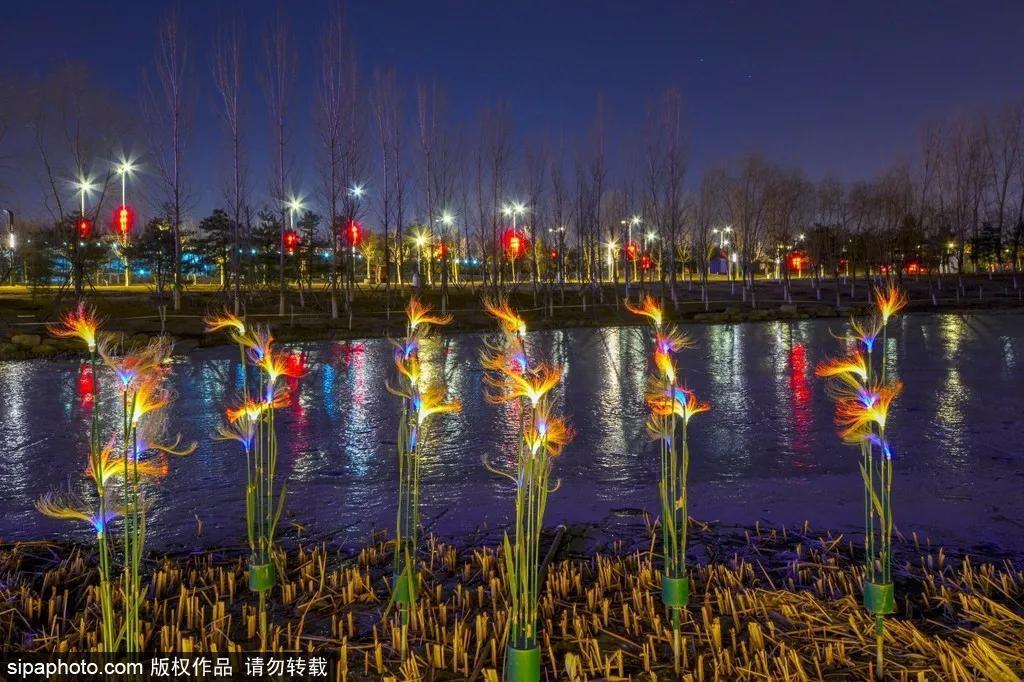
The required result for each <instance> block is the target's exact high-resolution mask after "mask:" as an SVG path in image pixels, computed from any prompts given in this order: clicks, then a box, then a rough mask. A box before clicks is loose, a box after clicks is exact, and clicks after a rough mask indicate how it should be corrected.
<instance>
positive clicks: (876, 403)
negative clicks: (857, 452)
mask: <svg viewBox="0 0 1024 682" xmlns="http://www.w3.org/2000/svg"><path fill="white" fill-rule="evenodd" d="M902 390H903V384H902V383H901V382H899V381H894V382H892V383H890V384H888V385H877V384H876V385H874V386H870V387H863V388H862V389H861V390H860V392H859V393H858V396H857V397H856V398H855V399H849V398H848V399H844V400H840V401H838V402H837V403H836V425H837V426H839V427H840V431H839V436H840V437H841V438H842V439H843V440H844V441H846V442H848V443H859V442H861V441H862V440H864V439H867V438H871V436H872V435H873V434H874V433H875V431H876V430H877V431H878V432H879V433H884V432H885V422H886V419H887V418H888V416H889V408H890V407H891V406H892V403H893V401H894V400H895V399H896V396H898V395H899V394H900V392H901V391H902Z"/></svg>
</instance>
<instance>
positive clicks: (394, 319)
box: [0, 297, 1024, 362]
mask: <svg viewBox="0 0 1024 682" xmlns="http://www.w3.org/2000/svg"><path fill="white" fill-rule="evenodd" d="M424 298H425V299H426V300H427V301H431V299H430V298H429V297H424ZM431 302H432V301H431ZM435 307H437V305H436V304H435ZM869 307H870V306H869V304H867V303H865V302H853V303H849V304H848V305H845V306H843V307H841V308H836V307H835V306H830V305H827V304H823V303H821V302H819V301H816V300H812V301H795V302H794V303H792V304H777V305H775V306H773V307H761V308H755V309H752V308H750V307H749V304H746V305H744V304H742V303H740V302H738V301H737V302H729V304H728V305H722V302H716V303H715V305H714V306H712V308H711V309H710V310H707V311H705V310H704V306H703V304H701V303H700V302H699V301H697V302H695V301H692V300H690V301H681V302H680V304H679V306H678V310H674V311H673V315H672V320H673V322H675V323H677V324H680V325H693V324H743V323H748V322H780V321H781V322H794V321H801V320H810V319H845V318H848V317H850V316H851V315H858V314H862V313H863V311H864V310H866V309H868V308H869ZM102 310H103V308H102V306H101V311H102ZM521 310H522V312H523V313H524V314H525V316H526V319H527V321H528V323H529V325H530V331H550V330H560V329H579V328H597V327H630V326H636V325H637V324H638V323H637V321H636V318H635V316H633V315H631V314H630V313H629V312H628V311H626V310H625V309H624V308H623V307H622V305H621V302H617V303H599V304H596V305H595V304H593V303H591V304H589V305H586V306H585V307H584V305H583V304H566V306H563V307H559V308H558V309H557V313H556V314H553V315H551V316H548V313H549V312H551V311H549V310H548V309H547V308H544V307H536V308H534V307H530V306H526V307H522V308H521ZM566 310H576V311H578V313H580V314H579V315H572V314H571V313H566ZM449 311H450V312H452V313H453V314H454V315H455V320H454V321H453V323H452V324H451V325H450V326H449V327H446V329H445V332H444V335H445V336H449V335H458V334H480V333H488V332H491V331H493V326H494V325H493V322H492V321H491V320H490V319H488V318H487V317H486V316H485V315H484V313H483V310H482V309H481V308H479V307H466V308H459V307H455V306H452V307H450V308H449ZM1022 311H1024V306H1021V304H1020V303H1018V302H1017V301H1016V300H1015V299H990V300H976V299H966V300H960V301H958V302H948V303H947V302H939V303H938V304H937V305H932V304H931V303H930V302H926V301H915V302H912V303H911V305H910V306H909V307H908V308H907V313H908V314H947V313H956V314H966V313H989V314H1012V313H1015V312H1022ZM102 314H103V313H102V312H101V315H102ZM54 317H56V314H54ZM202 317H203V316H202V315H198V314H196V315H181V316H174V315H168V317H167V319H166V321H165V324H164V329H163V331H164V333H166V334H168V335H169V336H171V338H172V339H173V340H174V343H175V354H176V355H185V354H187V353H189V352H191V351H193V350H196V349H200V348H214V347H221V346H229V345H232V344H231V342H230V341H229V340H228V338H227V336H226V335H225V334H223V333H218V334H208V333H206V332H205V330H204V329H203V324H202ZM250 318H251V319H255V320H256V321H258V322H265V323H268V324H270V325H271V328H272V330H273V333H274V336H275V338H276V339H277V340H278V341H279V342H281V343H302V342H312V341H354V340H362V339H375V338H389V337H394V336H396V335H399V334H401V333H402V330H403V324H404V322H403V320H404V317H403V314H402V312H401V310H400V309H398V308H396V309H392V310H391V311H385V310H378V311H371V312H364V313H361V314H360V317H359V318H358V323H354V324H353V326H352V328H351V329H349V328H348V327H347V325H346V324H344V323H343V321H341V320H330V319H329V317H328V318H325V317H324V316H323V315H321V314H317V313H307V314H295V315H286V316H285V317H284V318H282V317H280V316H278V315H276V314H271V313H250ZM45 325H46V323H45V322H41V321H40V322H27V321H24V320H21V321H15V322H12V321H11V320H10V319H9V318H0V362H2V361H7V360H32V359H65V358H76V357H85V353H84V352H83V351H82V350H81V348H80V344H78V343H77V342H75V341H73V340H70V341H65V340H61V339H55V338H52V337H49V336H48V335H47V334H46V327H45ZM106 326H107V328H108V333H110V334H113V335H115V336H117V337H119V338H120V339H121V340H123V341H125V342H127V343H129V344H135V345H142V344H145V343H146V342H147V341H148V340H149V339H150V338H151V337H152V336H156V335H159V334H160V333H161V323H160V320H159V319H158V318H151V317H143V318H139V317H133V318H128V319H121V320H117V319H114V318H112V317H109V316H108V317H107V319H106Z"/></svg>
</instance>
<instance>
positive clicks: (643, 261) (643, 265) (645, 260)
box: [640, 253, 652, 270]
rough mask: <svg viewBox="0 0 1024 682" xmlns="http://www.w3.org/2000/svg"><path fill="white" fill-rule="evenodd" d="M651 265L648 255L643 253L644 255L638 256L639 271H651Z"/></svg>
mask: <svg viewBox="0 0 1024 682" xmlns="http://www.w3.org/2000/svg"><path fill="white" fill-rule="evenodd" d="M651 265H652V263H651V257H650V255H648V254H646V253H645V254H644V255H642V256H640V269H641V270H650V269H651Z"/></svg>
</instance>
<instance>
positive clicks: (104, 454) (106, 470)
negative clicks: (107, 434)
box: [85, 440, 124, 489]
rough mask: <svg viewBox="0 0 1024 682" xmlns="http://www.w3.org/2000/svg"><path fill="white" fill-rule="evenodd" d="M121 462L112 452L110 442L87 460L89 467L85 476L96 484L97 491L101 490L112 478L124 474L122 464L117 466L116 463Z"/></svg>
mask: <svg viewBox="0 0 1024 682" xmlns="http://www.w3.org/2000/svg"><path fill="white" fill-rule="evenodd" d="M121 461H123V460H122V459H121V458H120V457H119V456H118V453H116V452H115V451H114V441H113V440H110V441H108V442H107V444H106V445H104V446H103V447H102V448H101V449H100V451H99V452H97V453H95V454H94V455H93V456H92V457H90V458H89V466H88V467H87V468H86V470H85V475H86V476H88V477H89V478H91V479H92V480H93V481H94V482H95V483H96V488H97V489H102V488H104V487H105V486H106V485H107V482H108V481H109V480H110V479H112V478H113V477H114V476H117V475H118V474H119V473H122V474H123V473H124V465H123V463H122V464H121V465H120V466H118V462H121Z"/></svg>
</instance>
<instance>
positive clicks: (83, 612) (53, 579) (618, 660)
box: [0, 516, 1024, 680]
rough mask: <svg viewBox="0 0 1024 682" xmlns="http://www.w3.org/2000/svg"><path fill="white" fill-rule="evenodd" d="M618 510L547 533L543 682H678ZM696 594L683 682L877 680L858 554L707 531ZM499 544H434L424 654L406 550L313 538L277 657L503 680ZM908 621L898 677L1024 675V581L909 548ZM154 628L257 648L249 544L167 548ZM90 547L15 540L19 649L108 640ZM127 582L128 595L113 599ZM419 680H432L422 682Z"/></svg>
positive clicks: (840, 544) (658, 614)
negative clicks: (401, 566)
mask: <svg viewBox="0 0 1024 682" xmlns="http://www.w3.org/2000/svg"><path fill="white" fill-rule="evenodd" d="M637 519H638V517H636V516H632V517H630V518H629V519H627V520H623V521H618V522H617V521H616V520H615V519H614V518H613V519H611V520H609V521H608V522H606V523H605V524H602V525H601V526H599V527H598V526H594V527H574V528H570V529H560V530H558V531H557V532H555V533H549V534H547V535H546V539H545V542H544V545H545V547H544V549H543V551H544V553H546V554H547V560H546V564H545V565H546V575H545V579H544V583H543V584H544V589H543V594H542V599H541V604H542V607H541V612H542V616H541V617H542V621H543V633H542V652H543V666H544V670H545V673H546V674H547V675H548V678H547V679H566V680H596V679H609V680H612V679H626V678H630V679H637V680H659V679H676V676H675V674H674V673H673V671H672V656H671V633H670V631H669V630H667V629H666V619H665V615H664V613H663V612H662V610H661V607H660V602H659V599H658V594H659V586H660V582H659V581H660V574H659V566H660V559H659V558H658V557H656V556H653V555H652V553H651V548H652V547H656V546H657V543H656V537H657V535H656V533H657V532H658V531H657V530H656V528H655V527H654V526H653V524H651V523H650V522H649V521H648V520H646V519H645V520H644V521H638V520H637ZM691 533H692V538H693V541H692V544H691V547H690V558H691V560H692V563H691V565H693V566H695V568H694V570H693V573H692V575H691V580H692V581H693V588H692V592H693V596H692V598H691V607H690V608H689V609H688V610H687V612H686V616H687V617H686V620H685V622H684V638H685V639H684V657H683V661H684V667H685V673H684V675H683V679H689V680H714V679H734V680H755V679H804V680H805V679H835V680H838V679H863V680H867V679H870V678H871V676H872V675H873V671H872V662H873V656H874V639H873V637H872V636H871V632H872V629H871V628H872V622H871V620H870V618H869V617H868V615H867V614H866V613H865V612H864V610H863V608H862V607H861V605H860V583H861V580H862V571H863V569H862V566H861V563H860V562H861V560H862V559H861V556H860V548H859V547H857V546H856V544H855V543H854V542H853V541H851V539H849V538H846V537H843V536H841V535H833V534H831V533H816V532H813V531H811V530H810V529H809V528H806V527H805V528H802V529H797V530H767V529H763V528H758V527H753V528H739V529H737V528H724V527H719V526H714V525H703V524H699V523H693V529H692V531H691ZM493 539H494V534H493V533H489V534H485V535H480V536H478V537H472V538H463V539H460V540H451V541H443V540H440V539H438V538H431V539H430V541H429V542H428V543H427V547H426V549H425V551H424V554H423V557H422V558H423V565H424V570H423V572H422V578H423V586H422V587H423V589H422V598H421V601H420V602H419V607H418V610H417V612H416V616H415V618H414V619H413V624H412V630H411V641H412V657H411V658H408V659H406V660H405V661H404V662H403V661H401V660H400V659H399V655H398V639H397V638H398V636H399V635H398V628H397V626H396V624H395V619H394V617H393V614H389V615H382V614H383V612H384V611H385V609H386V606H387V602H388V597H389V581H390V569H391V550H390V544H389V543H388V542H387V541H386V540H385V539H383V538H379V537H378V538H374V539H371V541H370V542H368V543H367V544H366V545H365V546H363V547H360V548H358V549H355V550H351V551H341V550H335V549H328V547H327V546H326V545H325V544H317V543H316V542H314V541H307V542H306V543H305V544H303V545H302V546H299V543H298V541H295V540H293V541H292V548H291V549H289V550H288V551H283V552H281V554H280V556H279V557H278V562H279V564H280V569H281V570H280V571H279V575H280V576H281V577H280V578H279V579H278V584H277V586H276V587H275V588H274V590H273V596H272V599H271V603H272V605H273V606H272V613H271V620H272V626H271V633H272V634H271V638H270V639H271V646H272V648H273V649H275V650H278V651H298V650H301V651H315V652H321V653H326V654H331V655H337V656H340V657H341V661H342V670H343V671H344V676H343V679H349V680H371V679H372V680H378V679H389V678H390V679H435V680H465V679H476V680H496V679H498V677H497V676H498V674H499V671H500V668H501V664H502V646H503V637H504V627H505V622H506V614H507V612H506V601H505V599H506V597H505V588H504V585H503V572H502V571H503V569H502V564H501V562H500V561H499V560H498V555H497V553H496V548H495V545H494V544H493V542H492V541H493ZM896 559H897V560H896V562H895V563H894V566H895V567H896V569H897V570H896V571H895V580H896V584H897V588H896V589H897V595H898V598H897V613H896V614H895V616H894V617H893V618H891V619H890V620H889V623H888V625H887V628H886V643H885V646H886V656H887V660H888V663H887V666H888V667H887V670H886V673H887V677H890V678H891V679H936V678H941V679H947V680H966V679H976V678H979V677H980V678H984V679H1017V678H1016V677H1015V676H1020V675H1024V650H1021V648H1020V642H1021V641H1024V606H1022V604H1024V571H1022V570H1021V566H1020V565H1019V562H1017V563H1016V564H1015V563H1014V562H1013V561H1010V560H1007V559H1000V558H999V557H991V556H990V557H986V558H984V560H988V561H990V562H992V563H981V561H982V559H978V560H975V559H972V558H970V557H967V556H951V555H947V554H946V553H944V552H943V551H942V550H941V549H937V548H930V547H928V546H927V545H926V544H924V543H920V542H917V540H916V538H910V539H903V540H902V541H901V542H899V543H898V547H897V551H896ZM146 563H147V576H146V582H147V583H148V584H149V586H150V587H149V589H150V598H149V599H148V600H147V603H146V606H145V613H144V614H143V616H142V618H143V621H144V626H143V631H144V634H145V636H146V638H147V649H149V650H165V651H167V650H173V651H190V650H193V651H214V650H216V651H221V652H224V651H231V650H252V649H255V648H258V646H259V643H258V636H257V635H256V623H255V600H254V598H253V595H252V594H251V593H250V592H249V591H248V589H246V580H245V573H244V567H245V559H244V556H242V554H241V553H240V552H238V551H237V550H225V551H206V552H202V553H190V554H187V555H175V556H166V555H165V556H151V557H149V558H148V560H147V562H146ZM95 581H96V572H95V561H94V557H93V556H92V554H91V550H89V549H84V548H79V547H75V546H66V545H59V544H53V543H48V542H32V543H18V544H7V545H4V546H0V597H2V599H3V602H4V604H5V609H4V610H3V612H2V613H0V642H2V649H3V650H4V651H5V652H7V653H11V652H18V651H81V650H87V649H92V648H94V647H96V646H97V642H98V638H99V626H98V608H97V604H96V587H95ZM116 591H117V590H116V589H115V593H116ZM416 676H418V677H416Z"/></svg>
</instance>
